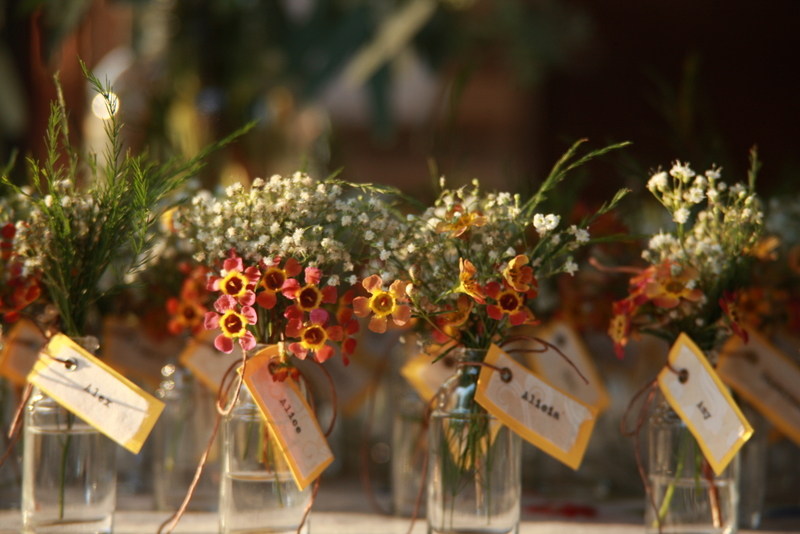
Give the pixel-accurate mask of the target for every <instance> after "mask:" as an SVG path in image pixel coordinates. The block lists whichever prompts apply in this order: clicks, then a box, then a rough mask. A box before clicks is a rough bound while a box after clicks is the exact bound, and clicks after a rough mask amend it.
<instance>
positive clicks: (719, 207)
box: [609, 149, 764, 532]
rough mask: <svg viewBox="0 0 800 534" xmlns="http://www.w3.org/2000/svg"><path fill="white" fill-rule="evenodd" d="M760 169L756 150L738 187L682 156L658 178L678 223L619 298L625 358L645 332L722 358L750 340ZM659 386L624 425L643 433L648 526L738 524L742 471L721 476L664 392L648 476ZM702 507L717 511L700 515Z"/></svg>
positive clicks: (651, 247) (660, 195)
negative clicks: (741, 308) (749, 291)
mask: <svg viewBox="0 0 800 534" xmlns="http://www.w3.org/2000/svg"><path fill="white" fill-rule="evenodd" d="M759 166H760V164H759V162H758V158H757V154H756V152H755V149H753V150H752V151H751V153H750V170H749V172H748V180H747V183H746V184H742V183H737V184H734V185H732V186H728V184H727V183H726V182H724V181H722V179H721V178H722V177H721V169H719V168H716V167H712V168H711V169H709V170H707V171H705V172H704V173H703V174H702V175H698V174H697V173H696V172H695V171H694V170H692V168H691V167H690V166H689V164H688V163H682V162H680V161H678V162H675V163H674V164H673V166H672V167H671V169H670V170H669V171H668V172H667V171H662V170H660V169H659V170H657V171H656V172H655V173H654V174H653V175H652V176H651V177H650V179H649V181H648V183H647V187H648V189H649V190H650V191H651V192H652V193H653V195H654V196H655V197H656V199H658V200H659V202H660V203H661V204H662V205H663V206H664V207H665V208H667V210H668V212H669V214H670V215H671V217H672V220H673V221H674V222H675V225H676V227H675V230H674V231H673V232H663V231H661V232H659V233H658V234H656V235H654V236H652V237H651V238H650V240H649V242H648V246H647V249H645V250H644V251H643V252H642V257H643V259H645V260H647V261H648V262H649V263H650V265H649V266H648V267H647V268H644V269H639V270H638V272H637V273H636V274H635V276H633V277H632V278H631V280H630V283H629V292H628V296H627V297H626V298H624V299H622V300H619V301H617V302H614V304H613V311H614V318H613V319H612V321H611V325H610V328H609V334H610V335H611V337H612V338H613V340H614V343H615V347H616V351H617V355H618V356H619V357H620V358H622V357H623V355H624V347H625V346H626V344H627V342H628V340H629V338H630V337H631V336H633V335H638V334H639V333H648V334H651V335H654V336H657V337H659V338H661V339H664V340H665V341H667V342H669V343H670V344H673V343H674V342H675V341H676V340H677V338H678V336H679V335H680V334H681V333H685V334H687V335H688V336H689V337H690V338H691V339H692V340H693V341H694V342H695V343H696V344H697V345H698V346H699V347H700V349H702V350H703V351H704V354H705V356H706V358H708V359H709V360H712V361H711V362H710V363H711V364H712V365H713V364H715V363H716V362H715V361H713V360H714V359H715V353H714V351H715V349H717V348H718V347H719V346H720V344H721V343H722V342H723V341H724V340H725V339H726V338H727V337H728V336H729V335H730V334H731V333H735V334H737V335H739V336H740V337H741V338H742V339H743V340H744V341H745V342H746V341H747V331H746V329H745V328H744V325H743V323H742V321H741V317H740V315H739V312H738V297H737V293H738V292H739V291H740V290H741V289H742V288H743V287H745V286H746V285H747V284H748V281H749V279H750V273H751V268H752V265H753V262H754V260H755V258H756V255H757V249H758V243H759V239H760V235H761V232H762V229H763V219H764V215H763V213H762V212H761V204H760V201H759V199H758V196H757V195H756V193H755V181H756V176H757V173H758V169H759ZM668 365H669V364H668ZM670 369H671V370H672V371H673V372H675V373H678V374H679V376H680V377H681V378H680V380H681V382H682V383H683V382H685V381H686V380H689V379H690V377H689V375H688V374H685V375H684V374H682V373H685V372H686V370H674V369H672V367H670ZM657 384H658V382H657V381H653V382H652V383H650V384H648V385H645V386H646V387H645V388H643V389H641V390H640V391H639V393H637V395H636V396H635V397H634V399H633V401H632V402H631V403H632V404H633V402H634V401H635V400H636V399H637V398H638V397H639V396H640V395H643V394H644V393H646V392H648V391H649V393H647V395H646V400H645V402H644V403H643V404H642V405H641V408H640V416H639V422H638V423H637V426H636V428H635V430H634V431H631V432H629V431H627V430H625V427H624V426H623V433H625V434H626V435H630V436H633V437H634V438H635V439H636V445H635V447H636V451H637V452H636V454H637V462H639V468H640V473H642V477H643V482H644V484H645V488H646V490H647V494H648V497H649V505H648V506H647V509H646V510H647V511H646V517H647V518H649V519H646V521H647V523H648V525H646V526H648V527H649V528H650V529H651V530H650V531H652V529H655V528H656V527H657V528H658V531H659V532H660V531H661V529H662V526H664V525H668V526H675V525H678V524H681V523H682V522H687V523H693V524H694V523H697V522H701V523H702V522H705V521H709V520H710V521H711V522H712V523H713V525H714V528H716V529H719V528H722V526H723V524H724V525H727V524H729V523H730V522H731V521H733V524H734V525H735V521H736V519H735V516H736V513H737V512H736V509H735V505H733V504H731V503H729V502H727V499H728V496H729V494H728V493H725V488H727V487H729V486H730V485H731V484H736V481H735V479H734V480H730V479H731V478H733V477H734V476H735V475H734V474H733V472H731V470H727V471H725V472H723V473H719V474H717V475H716V478H715V474H714V472H713V471H712V469H711V467H710V464H709V462H708V460H707V459H706V458H705V456H704V455H703V451H702V450H701V447H700V446H699V445H698V444H697V442H696V441H695V439H694V437H693V436H692V435H691V433H690V430H689V428H688V427H687V426H686V425H685V424H683V423H682V422H681V420H680V419H679V418H678V416H677V415H676V414H675V412H673V411H672V409H671V408H670V406H669V405H668V404H667V403H666V401H665V400H663V399H662V400H661V401H660V402H658V403H657V404H656V406H655V408H654V409H653V413H652V415H651V416H650V417H651V418H650V424H649V425H648V433H649V436H650V450H651V454H650V460H649V462H650V463H649V465H650V472H649V476H648V477H645V475H644V467H643V466H642V465H641V459H640V457H639V452H638V447H639V445H638V434H639V431H640V430H641V428H642V425H643V422H644V419H645V415H646V413H647V411H648V410H650V407H651V405H652V402H653V399H654V398H655V392H656V390H657ZM623 425H624V421H623ZM701 479H702V481H703V482H702V484H703V486H702V487H701V482H699V481H700V480H701ZM687 503H689V504H687ZM697 510H710V513H703V514H699V515H698V513H697ZM701 516H702V517H701Z"/></svg>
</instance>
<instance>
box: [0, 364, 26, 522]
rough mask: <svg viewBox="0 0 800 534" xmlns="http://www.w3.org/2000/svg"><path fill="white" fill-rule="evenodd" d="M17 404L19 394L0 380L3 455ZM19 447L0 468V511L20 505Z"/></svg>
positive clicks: (10, 384)
mask: <svg viewBox="0 0 800 534" xmlns="http://www.w3.org/2000/svg"><path fill="white" fill-rule="evenodd" d="M18 402H19V394H18V392H17V390H16V388H15V387H14V385H13V384H12V383H11V382H10V381H8V380H6V379H5V378H0V432H2V434H1V435H0V451H2V452H0V454H4V453H5V452H6V450H8V446H9V445H10V444H11V440H10V439H9V438H8V431H9V430H10V428H11V421H12V419H13V418H14V411H15V409H16V407H17V403H18ZM20 452H21V447H20V444H19V442H17V443H16V444H15V445H14V452H12V453H11V455H10V456H9V457H8V458H7V459H6V461H5V463H4V464H3V465H2V466H0V510H5V509H16V508H19V505H20V484H21V483H22V465H21V462H20Z"/></svg>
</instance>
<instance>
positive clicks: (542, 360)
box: [506, 321, 611, 413]
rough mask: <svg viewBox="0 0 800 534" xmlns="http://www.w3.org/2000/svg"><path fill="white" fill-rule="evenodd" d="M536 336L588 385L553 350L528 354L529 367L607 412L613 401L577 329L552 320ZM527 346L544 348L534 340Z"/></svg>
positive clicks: (571, 393) (561, 387)
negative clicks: (549, 344)
mask: <svg viewBox="0 0 800 534" xmlns="http://www.w3.org/2000/svg"><path fill="white" fill-rule="evenodd" d="M536 337H539V338H541V339H543V340H544V341H547V342H548V343H552V344H553V345H554V346H556V347H558V349H559V350H560V351H561V352H563V353H564V355H566V356H567V357H568V358H569V359H570V360H571V361H572V363H574V364H575V367H577V368H578V370H580V372H581V374H583V376H585V377H586V380H588V381H589V383H588V384H587V383H586V382H584V381H583V380H581V377H580V376H578V373H576V372H575V369H573V368H572V366H571V365H570V364H569V363H568V362H567V361H566V360H565V359H564V358H562V357H561V355H560V354H558V353H557V352H556V351H554V350H548V351H546V352H527V353H526V356H527V362H528V366H529V367H530V368H531V369H533V371H534V372H535V373H536V374H537V375H539V376H541V377H542V378H544V379H545V380H546V381H547V383H548V384H550V385H551V386H555V387H557V388H558V389H560V390H561V391H564V392H566V393H569V394H570V395H572V396H573V397H575V398H576V399H578V400H580V401H581V402H584V403H585V404H588V405H590V406H594V407H595V408H597V411H598V413H599V412H602V411H603V410H605V409H606V408H607V407H608V405H609V404H610V402H611V400H610V398H609V396H608V392H607V391H606V388H605V385H604V384H603V379H602V378H601V377H600V373H599V372H598V371H597V366H596V365H595V364H594V360H593V359H592V357H591V355H590V354H589V350H588V349H587V348H586V345H584V343H583V341H582V340H581V338H580V335H578V333H577V332H576V331H575V329H574V328H572V326H571V325H570V324H569V323H567V322H566V321H552V322H551V323H549V324H548V325H547V326H546V327H545V328H544V329H542V330H539V331H536ZM524 343H525V344H526V345H527V346H528V347H529V348H533V349H540V348H541V344H540V343H537V342H535V341H528V342H524ZM506 349H508V346H506Z"/></svg>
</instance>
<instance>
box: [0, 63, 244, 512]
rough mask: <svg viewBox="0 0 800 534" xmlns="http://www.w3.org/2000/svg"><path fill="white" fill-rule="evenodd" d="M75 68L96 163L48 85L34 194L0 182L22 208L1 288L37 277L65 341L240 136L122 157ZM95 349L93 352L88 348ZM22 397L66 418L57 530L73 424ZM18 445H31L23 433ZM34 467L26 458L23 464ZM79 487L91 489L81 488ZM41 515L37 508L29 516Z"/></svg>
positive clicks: (107, 101) (116, 137) (71, 417)
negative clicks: (169, 156) (175, 155)
mask: <svg viewBox="0 0 800 534" xmlns="http://www.w3.org/2000/svg"><path fill="white" fill-rule="evenodd" d="M81 67H82V68H83V72H84V75H85V77H86V79H87V80H88V82H89V84H90V85H91V87H92V88H93V89H94V90H95V91H96V92H97V93H98V94H99V95H101V96H102V99H103V102H104V105H105V110H106V112H107V116H108V119H107V120H106V122H105V123H104V129H105V134H106V149H105V151H104V153H103V154H102V159H103V161H104V162H103V163H102V164H101V163H100V162H98V157H97V155H95V154H92V155H89V156H83V155H82V154H80V153H79V152H78V151H76V150H75V149H74V148H73V146H72V145H71V143H70V134H69V122H68V116H67V111H66V106H65V104H64V99H63V94H62V92H61V86H60V84H59V83H58V79H57V78H56V80H55V81H56V89H57V91H58V100H57V101H56V102H54V103H53V104H52V105H51V112H50V117H49V121H48V126H47V132H46V135H45V146H46V158H45V159H44V161H37V160H34V159H32V158H31V159H29V160H28V165H29V171H30V175H31V179H32V182H33V187H32V188H31V189H28V188H24V189H23V188H21V187H19V186H17V185H15V184H13V183H12V182H11V181H10V179H9V177H8V173H7V171H4V173H3V175H2V177H0V182H2V183H3V184H4V185H5V186H6V187H9V188H11V190H12V191H13V193H14V194H15V195H16V197H17V198H19V199H21V200H20V203H21V205H22V206H23V211H24V213H25V214H26V217H25V218H24V219H23V220H20V221H18V222H17V223H16V225H13V226H10V223H6V226H5V227H4V230H5V231H4V233H3V238H4V241H5V242H9V243H10V242H11V240H12V239H13V248H14V254H15V256H14V257H13V263H12V264H11V274H12V279H11V280H10V281H9V283H10V282H12V281H14V279H15V277H16V279H20V278H22V279H23V280H24V279H29V278H30V277H35V278H37V279H38V284H41V286H43V287H44V288H46V289H47V296H48V298H49V299H50V300H51V301H52V304H53V306H54V307H55V308H56V310H57V311H58V319H57V321H58V324H57V328H58V330H60V331H61V332H63V333H64V334H66V335H68V336H70V337H81V336H84V335H86V333H87V321H88V318H89V314H90V311H91V310H92V309H93V308H94V307H95V306H96V305H97V303H98V301H99V300H100V299H101V298H102V297H103V296H104V295H107V294H110V293H113V292H115V291H118V290H119V289H120V288H122V287H124V286H125V285H126V284H127V281H128V280H129V277H130V275H132V274H133V273H136V272H137V271H138V270H139V269H141V268H142V266H143V265H144V263H145V262H146V261H147V259H148V252H149V251H150V250H151V247H152V245H153V243H154V240H153V238H152V235H151V228H152V227H153V225H154V224H155V222H156V221H157V220H158V219H159V218H160V216H161V214H162V213H163V211H164V210H166V209H168V208H169V207H170V206H169V205H166V203H165V200H166V198H167V197H168V195H170V193H172V192H173V191H174V190H176V189H177V188H179V187H181V186H182V185H183V184H184V183H185V181H186V180H187V179H188V178H189V177H190V176H191V175H192V174H194V173H195V172H197V170H198V169H199V168H200V167H201V166H202V160H203V159H204V158H205V157H206V156H207V155H208V154H209V153H210V152H211V151H213V150H215V149H217V148H218V147H220V146H222V145H224V144H226V143H228V142H230V141H232V140H233V139H234V138H236V137H238V136H239V135H241V134H242V133H243V132H244V131H246V129H248V128H249V126H248V127H246V128H244V129H242V130H239V131H238V132H235V133H234V134H233V135H231V136H230V137H228V138H226V139H224V140H223V141H221V142H219V143H217V144H215V145H211V146H209V147H208V148H206V149H204V150H203V151H201V152H200V153H199V154H198V155H197V156H196V157H194V158H192V159H190V160H188V161H178V160H171V161H169V162H167V163H165V164H157V163H155V162H152V161H150V160H149V158H148V157H147V156H133V155H132V154H130V153H126V154H123V142H122V137H121V130H122V124H121V123H120V122H119V120H118V117H117V105H118V100H117V99H116V97H115V96H114V95H113V94H112V93H111V91H110V88H109V87H106V86H104V85H103V84H102V83H101V82H100V81H99V80H98V79H97V78H96V77H95V76H94V75H92V74H91V72H89V71H88V69H87V68H86V66H85V65H84V64H83V63H81ZM12 230H14V231H13V232H12ZM10 259H11V258H10ZM4 289H5V288H4ZM37 291H38V290H37V288H36V287H34V286H33V285H29V286H28V289H27V290H26V291H25V295H24V297H23V298H22V299H19V301H18V302H16V303H15V308H16V309H15V310H14V311H19V308H20V306H21V305H24V304H25V303H28V302H31V301H32V300H33V299H34V298H35V297H36V296H38V295H37ZM90 344H91V343H90ZM94 345H95V347H94V348H96V340H95V341H94ZM29 398H30V399H32V400H31V402H30V404H28V412H29V413H34V412H35V411H36V410H37V407H36V406H37V404H38V403H42V404H44V405H48V406H47V407H46V408H45V410H51V411H52V410H53V409H54V407H55V408H56V409H57V410H62V411H63V412H66V413H65V414H64V415H65V417H63V419H61V420H59V415H58V413H59V412H57V411H56V416H55V418H56V421H57V423H56V425H55V430H56V431H57V432H59V433H64V434H65V435H63V436H59V437H58V440H59V441H58V442H59V447H60V448H61V451H60V452H61V467H60V473H61V475H60V477H59V479H58V480H59V482H58V484H59V488H58V503H57V507H58V508H57V509H58V520H59V521H61V520H65V518H66V519H67V520H71V519H69V518H68V517H67V515H65V514H66V513H67V511H66V501H67V499H66V497H65V492H66V486H67V482H66V480H67V479H66V476H65V475H64V473H66V469H67V467H66V466H67V462H68V459H69V458H70V456H69V451H70V448H73V449H74V448H75V446H76V445H75V444H74V443H73V441H72V434H71V433H70V431H71V430H72V429H73V427H74V426H75V425H76V423H77V421H78V419H77V416H76V415H75V414H74V413H72V412H71V411H67V410H66V409H64V408H60V407H57V406H56V404H55V402H54V401H52V400H51V399H49V398H47V397H46V396H45V395H43V394H41V393H36V394H31V390H30V389H29V390H28V394H27V396H26V398H25V399H24V400H23V403H28V399H29ZM26 428H27V427H26ZM26 432H28V430H26ZM31 432H32V431H31ZM26 439H34V438H33V437H31V434H28V437H27V438H26ZM112 450H113V449H112ZM26 454H27V452H26ZM98 454H99V453H98ZM77 458H83V457H82V456H77ZM33 461H34V460H31V461H30V462H29V461H28V460H27V459H26V461H25V465H28V464H29V463H32V462H33ZM73 461H75V460H74V459H73ZM34 476H35V475H34V474H33V473H32V472H30V471H28V470H26V472H25V474H24V475H23V484H24V489H23V494H24V495H29V494H31V495H32V493H33V492H32V490H31V489H30V488H32V487H33V484H34V481H33V477H34ZM82 480H83V479H82ZM84 483H86V484H89V483H90V482H81V484H84ZM25 506H26V504H25V503H24V502H23V507H25ZM40 506H42V505H41V504H40V503H39V502H38V501H37V507H40ZM27 513H28V512H26V514H27ZM84 513H85V512H84Z"/></svg>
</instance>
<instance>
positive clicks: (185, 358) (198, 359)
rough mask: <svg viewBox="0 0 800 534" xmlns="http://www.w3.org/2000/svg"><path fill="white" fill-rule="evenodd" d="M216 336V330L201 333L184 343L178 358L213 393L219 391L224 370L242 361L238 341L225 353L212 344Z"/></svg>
mask: <svg viewBox="0 0 800 534" xmlns="http://www.w3.org/2000/svg"><path fill="white" fill-rule="evenodd" d="M216 336H217V332H215V331H212V330H207V331H205V332H203V333H201V334H200V335H199V336H197V338H195V339H193V340H192V341H190V342H189V343H188V344H187V345H186V348H185V349H184V350H183V352H182V353H181V355H180V357H179V358H178V362H180V364H181V365H183V366H184V367H186V368H187V369H189V370H190V371H191V372H192V373H193V374H194V376H195V377H197V379H198V380H199V381H200V383H201V384H203V385H204V386H206V387H207V388H208V389H210V390H211V391H212V392H213V393H217V392H218V391H219V387H220V385H222V377H223V376H224V375H225V372H226V371H227V370H228V369H229V368H230V367H231V366H232V365H233V364H234V363H236V362H237V361H242V348H241V347H240V346H239V344H238V343H237V344H234V345H233V351H232V352H231V353H230V354H225V353H224V352H221V351H218V350H217V348H216V347H215V346H214V338H215V337H216Z"/></svg>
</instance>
